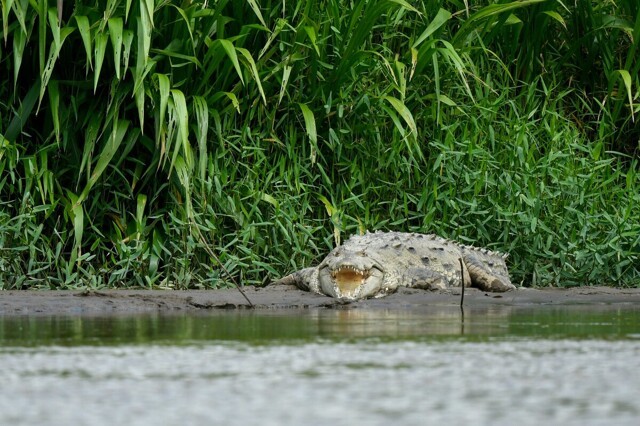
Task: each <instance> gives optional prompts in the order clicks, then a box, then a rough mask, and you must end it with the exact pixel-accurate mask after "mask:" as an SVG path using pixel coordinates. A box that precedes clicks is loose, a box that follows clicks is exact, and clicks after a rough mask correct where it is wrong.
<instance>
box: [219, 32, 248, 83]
mask: <svg viewBox="0 0 640 426" xmlns="http://www.w3.org/2000/svg"><path fill="white" fill-rule="evenodd" d="M218 43H220V45H221V46H222V48H223V49H224V51H225V52H226V54H227V56H228V57H229V59H230V60H231V63H232V64H233V67H234V68H235V69H236V73H237V74H238V77H240V81H241V82H242V84H243V85H244V78H243V77H242V70H241V69H240V62H238V55H237V54H236V48H235V47H234V46H233V43H231V42H230V41H229V40H223V39H221V40H218Z"/></svg>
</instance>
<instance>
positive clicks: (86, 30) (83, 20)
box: [75, 16, 93, 73]
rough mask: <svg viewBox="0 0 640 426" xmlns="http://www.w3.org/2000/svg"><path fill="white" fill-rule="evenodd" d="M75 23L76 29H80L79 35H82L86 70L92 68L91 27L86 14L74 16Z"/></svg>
mask: <svg viewBox="0 0 640 426" xmlns="http://www.w3.org/2000/svg"><path fill="white" fill-rule="evenodd" d="M75 18H76V23H77V24H78V31H80V37H82V44H84V51H85V53H86V56H87V70H86V72H87V73H88V72H89V69H90V68H91V69H93V61H92V58H93V51H92V49H91V28H90V27H89V18H87V17H86V16H76V17H75Z"/></svg>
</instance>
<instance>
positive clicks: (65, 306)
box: [0, 286, 640, 315]
mask: <svg viewBox="0 0 640 426" xmlns="http://www.w3.org/2000/svg"><path fill="white" fill-rule="evenodd" d="M244 292H245V294H246V295H247V297H248V298H249V300H251V302H252V303H253V305H254V308H255V309H300V308H327V309H332V308H333V309H411V310H420V309H426V308H428V307H429V306H433V305H457V304H459V303H460V290H459V289H453V290H452V291H449V292H428V291H422V290H414V289H401V290H400V291H398V292H397V293H395V294H392V295H389V296H387V297H384V298H380V299H369V300H362V301H358V302H354V303H350V304H343V303H340V302H339V301H337V300H334V299H331V298H329V297H325V296H320V295H316V294H311V293H307V292H304V291H300V290H298V289H297V288H294V287H290V286H269V287H265V288H254V287H245V288H244ZM464 304H465V306H468V307H474V306H491V305H506V306H526V305H563V304H640V289H638V288H633V289H619V288H611V287H578V288H571V289H558V288H544V289H525V288H523V289H518V290H514V291H510V292H507V293H487V292H482V291H479V290H477V289H467V290H466V291H465V299H464ZM248 308H250V306H249V304H248V303H247V301H246V300H245V299H244V298H243V297H242V295H241V294H240V292H238V290H236V289H221V290H187V291H162V290H98V291H69V290H67V291H0V315H69V314H71V315H81V314H87V315H91V314H134V313H149V312H158V313H171V312H199V311H207V310H218V309H248Z"/></svg>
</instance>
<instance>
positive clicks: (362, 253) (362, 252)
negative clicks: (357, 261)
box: [358, 250, 367, 256]
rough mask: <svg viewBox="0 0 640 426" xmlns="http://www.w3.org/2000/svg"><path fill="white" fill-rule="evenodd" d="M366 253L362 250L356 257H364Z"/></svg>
mask: <svg viewBox="0 0 640 426" xmlns="http://www.w3.org/2000/svg"><path fill="white" fill-rule="evenodd" d="M366 255H367V253H366V252H365V251H364V250H361V251H359V252H358V256H366Z"/></svg>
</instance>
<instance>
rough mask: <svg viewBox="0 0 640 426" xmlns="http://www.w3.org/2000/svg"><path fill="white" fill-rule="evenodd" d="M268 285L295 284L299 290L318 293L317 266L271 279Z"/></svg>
mask: <svg viewBox="0 0 640 426" xmlns="http://www.w3.org/2000/svg"><path fill="white" fill-rule="evenodd" d="M270 285H295V286H296V287H298V288H299V289H300V290H304V291H312V292H314V293H320V294H321V292H320V288H319V285H318V268H305V269H302V270H300V271H297V272H294V273H293V274H289V275H287V276H286V277H283V278H280V279H279V280H276V281H273V282H272V283H270Z"/></svg>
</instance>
